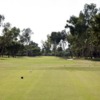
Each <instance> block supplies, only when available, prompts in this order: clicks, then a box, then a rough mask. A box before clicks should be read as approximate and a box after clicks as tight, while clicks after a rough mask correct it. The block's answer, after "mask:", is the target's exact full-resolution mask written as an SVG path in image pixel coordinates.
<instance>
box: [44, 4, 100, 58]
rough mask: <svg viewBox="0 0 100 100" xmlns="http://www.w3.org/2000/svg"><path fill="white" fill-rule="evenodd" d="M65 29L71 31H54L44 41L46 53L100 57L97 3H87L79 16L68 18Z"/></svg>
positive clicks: (99, 14) (99, 10)
mask: <svg viewBox="0 0 100 100" xmlns="http://www.w3.org/2000/svg"><path fill="white" fill-rule="evenodd" d="M65 29H69V31H68V32H66V31H65V30H63V31H61V32H52V33H51V34H50V35H48V36H47V40H46V41H43V42H42V44H43V49H42V52H43V54H44V55H55V56H71V57H90V58H93V57H100V9H97V7H96V4H93V3H91V4H85V5H84V9H83V10H82V11H80V13H79V16H74V15H73V16H71V17H70V18H69V20H67V23H66V25H65ZM66 42H68V48H67V49H65V45H66Z"/></svg>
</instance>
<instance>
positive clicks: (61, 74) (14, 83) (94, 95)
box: [0, 57, 100, 100]
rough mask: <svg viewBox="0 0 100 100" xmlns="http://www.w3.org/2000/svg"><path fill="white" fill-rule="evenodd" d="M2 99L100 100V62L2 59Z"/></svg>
mask: <svg viewBox="0 0 100 100" xmlns="http://www.w3.org/2000/svg"><path fill="white" fill-rule="evenodd" d="M21 76H23V77H24V79H21ZM0 100H100V62H99V61H89V60H65V59H61V58H57V57H35V58H28V57H24V58H0Z"/></svg>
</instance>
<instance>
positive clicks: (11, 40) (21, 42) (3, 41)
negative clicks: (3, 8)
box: [0, 15, 40, 57]
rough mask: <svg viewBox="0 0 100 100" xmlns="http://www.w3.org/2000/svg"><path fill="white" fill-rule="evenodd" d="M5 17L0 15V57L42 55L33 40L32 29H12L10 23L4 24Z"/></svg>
mask: <svg viewBox="0 0 100 100" xmlns="http://www.w3.org/2000/svg"><path fill="white" fill-rule="evenodd" d="M4 19H5V17H4V16H3V15H0V26H1V27H2V30H1V35H0V56H2V57H3V56H4V55H7V56H8V57H10V56H12V57H16V56H37V55H40V47H39V46H38V44H37V43H35V42H33V41H32V40H31V35H32V34H33V32H32V30H31V29H30V28H25V29H22V30H21V29H20V28H17V27H11V24H10V23H8V22H7V23H4Z"/></svg>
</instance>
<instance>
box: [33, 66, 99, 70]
mask: <svg viewBox="0 0 100 100" xmlns="http://www.w3.org/2000/svg"><path fill="white" fill-rule="evenodd" d="M33 70H66V71H67V70H68V71H100V67H62V66H61V67H41V68H35V69H33Z"/></svg>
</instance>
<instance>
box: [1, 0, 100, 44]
mask: <svg viewBox="0 0 100 100" xmlns="http://www.w3.org/2000/svg"><path fill="white" fill-rule="evenodd" d="M86 3H88V4H90V3H95V4H96V5H97V8H100V0H0V14H1V15H4V16H5V22H10V23H11V25H12V27H13V26H16V27H18V28H20V29H21V30H22V29H24V28H31V30H32V31H33V32H34V34H33V35H32V37H31V39H32V40H33V41H34V42H36V43H38V44H39V46H41V45H42V44H41V41H42V40H43V41H45V40H46V39H47V34H51V32H53V31H56V32H58V31H62V30H64V29H65V28H64V26H65V25H66V20H68V19H69V18H70V16H72V15H75V16H78V14H79V12H80V11H81V10H83V8H84V4H86Z"/></svg>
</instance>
